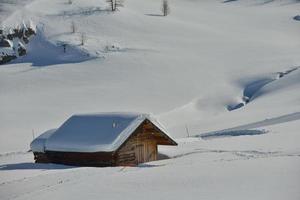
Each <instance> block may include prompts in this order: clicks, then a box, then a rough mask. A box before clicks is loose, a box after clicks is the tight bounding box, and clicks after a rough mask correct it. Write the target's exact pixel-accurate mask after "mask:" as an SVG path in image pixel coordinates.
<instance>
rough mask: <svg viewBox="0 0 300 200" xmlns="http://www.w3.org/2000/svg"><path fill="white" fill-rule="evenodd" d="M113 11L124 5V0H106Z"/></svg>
mask: <svg viewBox="0 0 300 200" xmlns="http://www.w3.org/2000/svg"><path fill="white" fill-rule="evenodd" d="M106 2H107V3H108V4H109V7H110V10H111V11H116V10H117V9H118V8H119V7H124V0H106Z"/></svg>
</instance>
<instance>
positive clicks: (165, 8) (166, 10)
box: [162, 0, 170, 16]
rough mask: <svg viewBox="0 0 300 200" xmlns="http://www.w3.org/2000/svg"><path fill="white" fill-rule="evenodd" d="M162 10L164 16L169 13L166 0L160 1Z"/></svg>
mask: <svg viewBox="0 0 300 200" xmlns="http://www.w3.org/2000/svg"><path fill="white" fill-rule="evenodd" d="M162 12H163V15H164V16H167V15H168V14H170V6H169V2H168V0H163V2H162Z"/></svg>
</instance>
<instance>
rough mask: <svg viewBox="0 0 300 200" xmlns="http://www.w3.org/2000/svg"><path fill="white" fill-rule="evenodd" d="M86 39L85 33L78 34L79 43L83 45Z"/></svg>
mask: <svg viewBox="0 0 300 200" xmlns="http://www.w3.org/2000/svg"><path fill="white" fill-rule="evenodd" d="M86 41H87V38H86V34H85V33H81V34H80V44H81V45H82V46H83V45H84V44H85V43H86Z"/></svg>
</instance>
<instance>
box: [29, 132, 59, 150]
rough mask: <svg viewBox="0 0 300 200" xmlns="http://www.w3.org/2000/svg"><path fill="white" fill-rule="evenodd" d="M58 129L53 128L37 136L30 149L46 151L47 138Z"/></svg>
mask: <svg viewBox="0 0 300 200" xmlns="http://www.w3.org/2000/svg"><path fill="white" fill-rule="evenodd" d="M56 130H57V129H51V130H48V131H46V132H44V133H42V134H41V135H40V136H39V137H37V138H35V139H34V140H33V141H32V142H31V144H30V149H31V150H32V151H33V152H44V150H45V143H46V140H47V139H48V138H49V137H50V136H51V135H52V134H53V133H54V132H55V131H56Z"/></svg>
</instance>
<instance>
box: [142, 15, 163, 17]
mask: <svg viewBox="0 0 300 200" xmlns="http://www.w3.org/2000/svg"><path fill="white" fill-rule="evenodd" d="M145 15H146V16H150V17H163V16H164V15H162V14H145Z"/></svg>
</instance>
